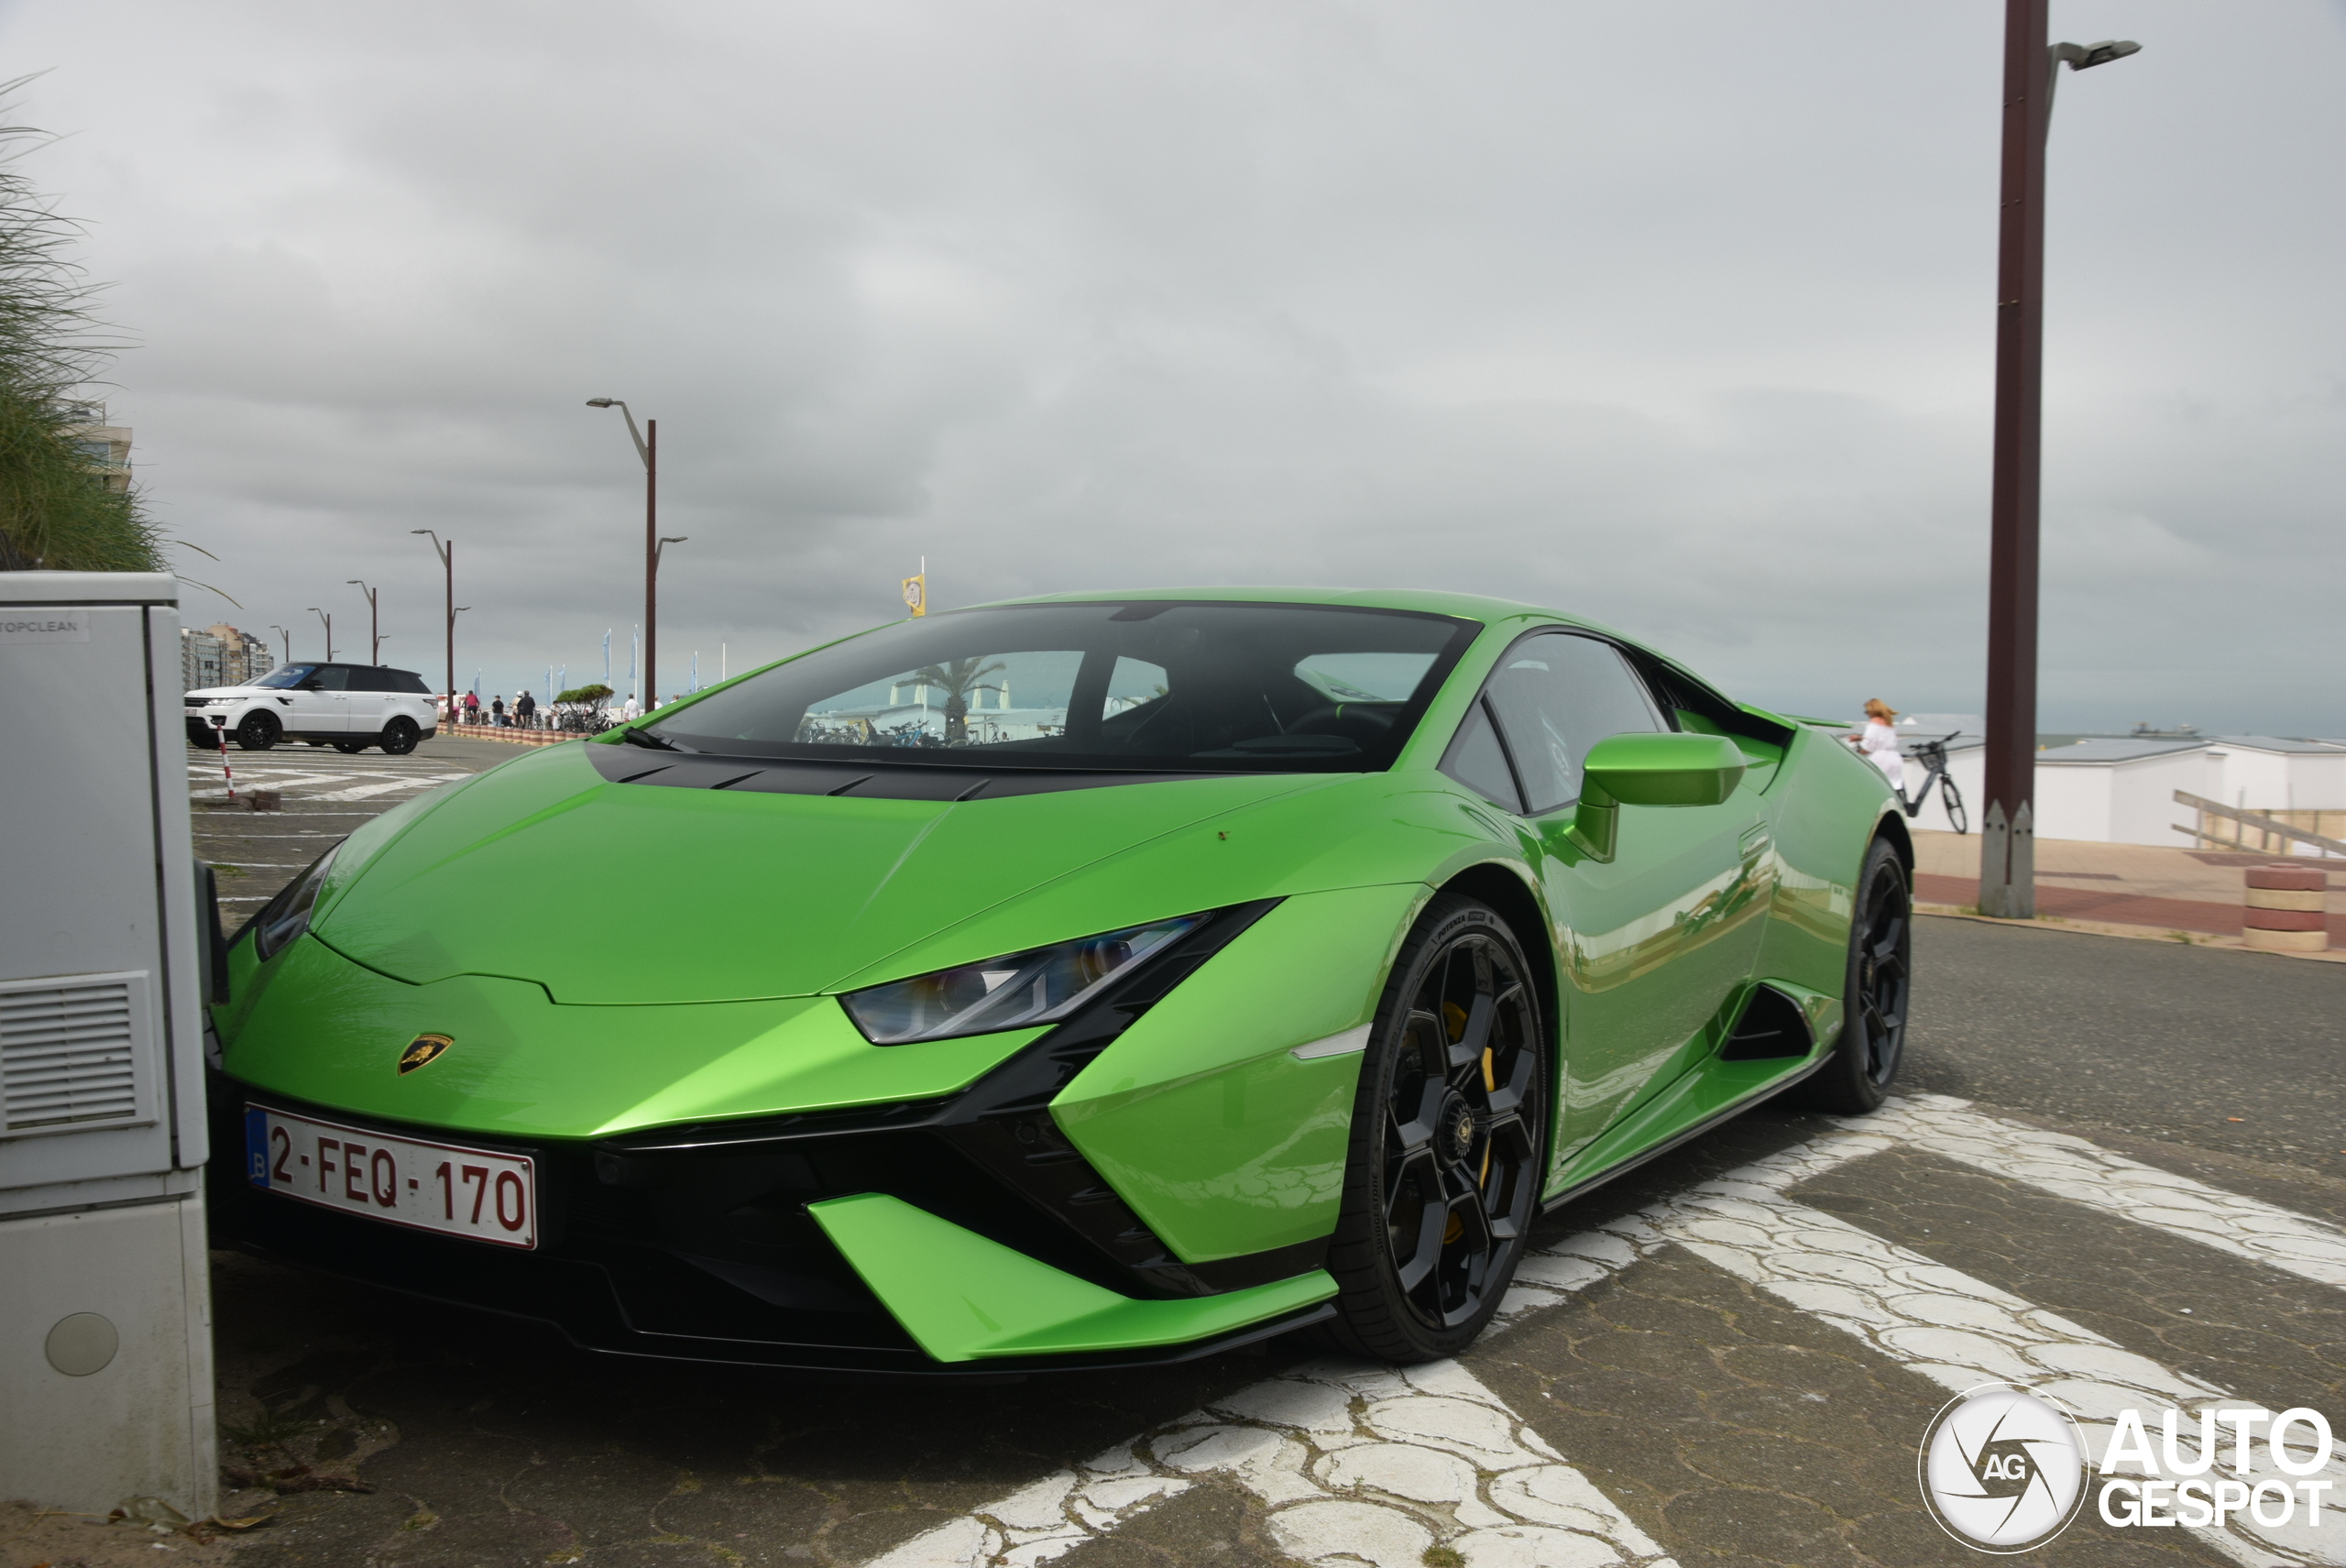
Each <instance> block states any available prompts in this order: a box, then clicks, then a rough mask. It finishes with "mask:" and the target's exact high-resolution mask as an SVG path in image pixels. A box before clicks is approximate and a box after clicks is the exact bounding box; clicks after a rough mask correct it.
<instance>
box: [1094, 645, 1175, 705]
mask: <svg viewBox="0 0 2346 1568" xmlns="http://www.w3.org/2000/svg"><path fill="white" fill-rule="evenodd" d="M1171 679H1172V677H1171V676H1169V675H1168V674H1166V673H1165V666H1164V665H1162V664H1152V663H1149V662H1148V661H1147V660H1146V659H1129V658H1119V659H1118V660H1117V661H1116V668H1115V672H1114V674H1111V675H1110V676H1109V677H1108V695H1107V696H1106V697H1105V699H1103V700H1102V703H1101V705H1100V717H1101V718H1115V717H1116V715H1118V714H1120V713H1130V712H1131V711H1132V710H1133V709H1134V708H1135V707H1141V706H1143V705H1144V704H1146V703H1152V702H1155V701H1156V700H1157V698H1158V697H1161V696H1164V695H1165V694H1166V691H1167V690H1168V683H1169V682H1170V680H1171Z"/></svg>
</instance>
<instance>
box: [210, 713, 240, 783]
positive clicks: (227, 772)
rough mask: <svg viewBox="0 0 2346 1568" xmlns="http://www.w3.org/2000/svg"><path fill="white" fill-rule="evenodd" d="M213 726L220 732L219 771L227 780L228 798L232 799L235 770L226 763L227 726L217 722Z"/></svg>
mask: <svg viewBox="0 0 2346 1568" xmlns="http://www.w3.org/2000/svg"><path fill="white" fill-rule="evenodd" d="M213 728H214V729H217V730H218V731H219V732H220V772H221V773H222V775H223V776H225V778H226V779H227V781H228V798H229V799H230V800H234V799H236V769H234V768H232V767H230V766H229V765H228V727H227V726H226V725H225V724H218V725H214V726H213Z"/></svg>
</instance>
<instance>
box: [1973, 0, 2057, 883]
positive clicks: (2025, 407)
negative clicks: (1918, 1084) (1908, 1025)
mask: <svg viewBox="0 0 2346 1568" xmlns="http://www.w3.org/2000/svg"><path fill="white" fill-rule="evenodd" d="M2048 9H2049V0H2005V5H2004V127H2003V132H2004V134H2003V211H2002V216H2001V225H2000V229H1999V234H1998V236H1997V249H1996V455H1995V468H1994V477H1993V479H1992V496H1991V503H1990V546H1989V563H1988V716H1987V737H1986V739H1987V742H1988V748H1987V751H1988V755H1987V778H1986V784H1985V788H1984V790H1983V791H1982V794H1983V795H1984V800H1985V812H1984V815H1983V816H1982V817H1981V820H1980V829H1981V831H1980V843H1979V910H1980V913H1981V914H1983V915H1999V916H2004V917H2005V918H2007V919H2013V920H2028V919H2034V917H2035V915H2036V853H2035V833H2036V814H2035V809H2034V804H2033V799H2034V795H2035V783H2036V631H2037V575H2038V574H2037V493H2038V475H2039V470H2040V466H2041V465H2040V457H2041V454H2042V448H2043V436H2044V425H2045V398H2044V392H2045V137H2046V133H2047V131H2048V130H2049V129H2050V127H2051V123H2052V110H2053V60H2052V57H2051V54H2050V52H2049V36H2048V32H2047V15H2046V14H2047V11H2048Z"/></svg>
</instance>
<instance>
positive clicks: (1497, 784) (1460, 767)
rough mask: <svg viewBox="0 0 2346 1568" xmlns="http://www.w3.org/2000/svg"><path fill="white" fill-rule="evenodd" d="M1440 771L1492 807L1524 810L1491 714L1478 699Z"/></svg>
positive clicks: (1443, 760)
mask: <svg viewBox="0 0 2346 1568" xmlns="http://www.w3.org/2000/svg"><path fill="white" fill-rule="evenodd" d="M1442 772H1443V773H1448V774H1449V775H1450V776H1451V777H1452V778H1453V779H1456V780H1457V781H1458V782H1459V783H1460V784H1464V785H1465V786H1466V787H1467V788H1468V789H1471V790H1473V791H1474V793H1475V794H1476V795H1481V796H1482V797H1483V798H1484V799H1485V800H1487V801H1489V802H1491V803H1492V804H1493V805H1495V806H1505V807H1506V808H1507V810H1509V811H1517V812H1519V811H1521V810H1522V809H1523V797H1522V796H1521V795H1518V794H1517V793H1516V790H1515V773H1514V772H1513V771H1512V770H1511V769H1509V768H1508V767H1507V753H1506V752H1505V751H1502V750H1500V748H1499V732H1498V731H1497V730H1496V729H1492V728H1491V716H1490V713H1489V711H1488V709H1487V708H1486V707H1485V704H1484V703H1483V702H1482V701H1481V700H1480V699H1479V698H1478V699H1477V700H1476V701H1475V703H1474V709H1473V710H1472V711H1471V712H1469V713H1468V714H1467V715H1466V722H1465V723H1464V724H1462V725H1460V726H1459V727H1458V738H1457V739H1456V740H1453V741H1451V743H1450V751H1449V754H1448V755H1446V756H1444V757H1443V758H1442Z"/></svg>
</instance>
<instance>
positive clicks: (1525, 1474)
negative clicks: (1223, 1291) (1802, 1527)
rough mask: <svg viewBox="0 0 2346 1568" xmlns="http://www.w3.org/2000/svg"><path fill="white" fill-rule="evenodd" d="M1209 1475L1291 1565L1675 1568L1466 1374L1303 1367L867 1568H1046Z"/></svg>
mask: <svg viewBox="0 0 2346 1568" xmlns="http://www.w3.org/2000/svg"><path fill="white" fill-rule="evenodd" d="M1356 1404H1357V1406H1358V1407H1359V1408H1358V1409H1355V1408H1354V1407H1355V1405H1356ZM1208 1475H1225V1476H1228V1477H1229V1478H1231V1479H1232V1480H1234V1481H1236V1482H1237V1483H1238V1484H1239V1485H1240V1486H1244V1488H1245V1489H1246V1490H1247V1491H1249V1492H1251V1493H1253V1494H1254V1495H1255V1497H1256V1498H1258V1499H1259V1500H1260V1501H1262V1502H1263V1503H1264V1504H1266V1506H1268V1507H1270V1508H1272V1509H1274V1510H1275V1511H1274V1512H1273V1513H1272V1514H1271V1516H1270V1520H1269V1523H1270V1530H1271V1535H1272V1538H1273V1540H1275V1541H1277V1544H1278V1546H1279V1549H1280V1550H1281V1551H1282V1552H1285V1553H1286V1554H1287V1555H1288V1556H1289V1557H1294V1558H1299V1559H1300V1560H1302V1561H1304V1562H1307V1563H1327V1564H1330V1565H1331V1568H1336V1565H1338V1564H1343V1565H1346V1568H1349V1565H1351V1564H1354V1563H1368V1564H1371V1565H1372V1568H1420V1564H1421V1563H1423V1561H1424V1558H1425V1553H1426V1551H1427V1549H1428V1548H1429V1547H1431V1546H1433V1545H1435V1544H1437V1543H1440V1544H1442V1545H1445V1546H1447V1547H1449V1548H1450V1549H1451V1550H1452V1551H1453V1552H1457V1553H1458V1554H1459V1556H1460V1557H1461V1558H1462V1559H1463V1560H1464V1563H1466V1565H1467V1568H1534V1565H1537V1568H1580V1565H1583V1564H1585V1565H1588V1568H1595V1565H1596V1564H1600V1563H1643V1564H1650V1565H1651V1568H1676V1564H1675V1563H1673V1562H1672V1559H1671V1558H1669V1557H1667V1556H1665V1555H1663V1553H1662V1550H1661V1546H1660V1545H1659V1544H1658V1543H1657V1542H1656V1541H1654V1540H1653V1539H1652V1538H1651V1537H1650V1536H1648V1535H1647V1534H1646V1533H1645V1532H1644V1531H1643V1530H1639V1528H1638V1527H1637V1526H1636V1525H1635V1524H1634V1523H1632V1522H1631V1521H1630V1519H1629V1517H1628V1515H1627V1514H1626V1513H1624V1512H1622V1511H1621V1509H1620V1508H1619V1507H1618V1506H1617V1505H1616V1504H1615V1503H1614V1502H1613V1501H1612V1500H1611V1499H1610V1498H1608V1497H1606V1496H1605V1494H1604V1493H1603V1492H1601V1491H1599V1490H1598V1489H1597V1488H1596V1486H1595V1484H1594V1483H1592V1482H1591V1481H1590V1480H1589V1479H1588V1477H1587V1476H1586V1475H1583V1474H1582V1473H1581V1472H1580V1471H1578V1470H1576V1469H1574V1468H1573V1466H1572V1465H1570V1464H1566V1463H1564V1462H1563V1460H1562V1456H1560V1455H1559V1454H1558V1453H1556V1451H1555V1450H1554V1449H1553V1448H1552V1447H1551V1446H1550V1445H1549V1444H1548V1442H1547V1441H1546V1440H1545V1439H1543V1438H1542V1437H1540V1434H1539V1433H1538V1432H1537V1431H1533V1430H1532V1429H1531V1428H1530V1427H1529V1425H1527V1424H1526V1423H1524V1422H1523V1421H1522V1420H1519V1419H1518V1418H1517V1416H1516V1414H1515V1412H1514V1411H1512V1410H1510V1409H1507V1406H1506V1405H1505V1404H1504V1403H1503V1402H1502V1401H1501V1400H1500V1399H1499V1398H1498V1396H1496V1394H1493V1393H1492V1392H1491V1391H1490V1390H1489V1389H1488V1388H1486V1387H1484V1386H1483V1384H1482V1381H1481V1380H1480V1379H1479V1378H1477V1377H1476V1376H1474V1374H1473V1373H1471V1372H1469V1371H1467V1370H1466V1368H1465V1367H1464V1366H1461V1365H1459V1364H1458V1363H1457V1362H1455V1361H1440V1362H1435V1363H1432V1364H1431V1365H1425V1366H1412V1367H1407V1368H1402V1369H1398V1370H1397V1369H1395V1368H1391V1367H1385V1366H1364V1365H1358V1364H1347V1363H1343V1362H1338V1361H1322V1362H1314V1363H1310V1364H1309V1365H1302V1366H1299V1367H1296V1368H1294V1369H1292V1370H1290V1371H1288V1372H1284V1373H1281V1374H1280V1375H1278V1376H1275V1377H1270V1378H1266V1379H1265V1380H1264V1381H1262V1382H1260V1383H1257V1384H1255V1385H1254V1386H1252V1387H1248V1388H1245V1389H1243V1390H1241V1391H1240V1392H1238V1393H1236V1394H1233V1395H1232V1396H1231V1397H1230V1398H1227V1399H1224V1400H1221V1401H1219V1402H1217V1403H1215V1404H1214V1405H1211V1406H1210V1407H1209V1408H1207V1409H1201V1410H1192V1411H1190V1412H1189V1414H1188V1415H1185V1416H1183V1417H1181V1418H1179V1419H1178V1420H1174V1421H1171V1422H1169V1423H1168V1424H1167V1425H1166V1426H1164V1427H1161V1428H1159V1429H1157V1431H1153V1432H1150V1433H1149V1434H1147V1435H1146V1436H1145V1437H1140V1438H1135V1439H1134V1440H1133V1441H1132V1442H1125V1443H1120V1444H1118V1445H1117V1446H1116V1447H1114V1448H1112V1449H1110V1450H1109V1451H1108V1452H1107V1453H1102V1454H1100V1455H1098V1456H1096V1457H1094V1458H1092V1459H1090V1460H1087V1461H1085V1462H1084V1463H1083V1464H1080V1465H1079V1466H1077V1467H1075V1468H1073V1469H1069V1470H1061V1471H1058V1472H1056V1473H1054V1474H1053V1475H1047V1476H1045V1477H1044V1478H1043V1479H1042V1480H1040V1481H1036V1482H1035V1483H1033V1484H1032V1485H1030V1486H1024V1487H1021V1488H1020V1489H1019V1490H1017V1491H1015V1492H1013V1493H1011V1494H1010V1495H1009V1496H1008V1497H1003V1498H1001V1499H999V1500H998V1501H996V1502H993V1503H991V1504H988V1505H987V1506H986V1507H984V1508H980V1509H978V1510H977V1511H976V1512H974V1513H971V1514H968V1515H964V1516H963V1517H962V1518H960V1519H955V1520H953V1521H952V1522H951V1523H949V1524H945V1525H940V1526H938V1527H937V1529H935V1530H928V1531H926V1532H925V1533H924V1534H921V1535H919V1536H915V1538H914V1539H913V1540H911V1541H906V1542H905V1543H904V1544H903V1545H902V1546H899V1547H897V1548H895V1549H894V1550H893V1551H892V1552H887V1553H885V1554H884V1555H882V1556H881V1557H879V1558H877V1559H875V1560H874V1561H873V1562H872V1563H871V1564H870V1565H869V1568H980V1565H981V1564H989V1563H998V1564H1001V1565H1002V1568H1036V1565H1037V1564H1040V1563H1047V1562H1049V1561H1051V1560H1052V1559H1053V1558H1055V1557H1058V1556H1061V1555H1063V1554H1065V1553H1066V1552H1069V1551H1071V1550H1073V1549H1074V1548H1075V1547H1078V1546H1080V1545H1081V1544H1083V1543H1084V1542H1085V1541H1090V1540H1092V1539H1093V1538H1095V1537H1096V1536H1101V1535H1105V1534H1107V1533H1109V1532H1110V1531H1112V1530H1114V1529H1116V1528H1117V1527H1118V1526H1119V1525H1121V1524H1123V1523H1124V1522H1126V1521H1127V1520H1129V1519H1133V1518H1135V1516H1137V1515H1139V1514H1141V1513H1145V1512H1146V1511H1147V1510H1148V1509H1150V1508H1154V1507H1155V1506H1156V1505H1157V1504H1158V1503H1161V1502H1163V1501H1165V1500H1166V1499H1168V1498H1169V1497H1178V1495H1180V1494H1181V1493H1182V1492H1185V1491H1187V1490H1188V1489H1189V1487H1190V1486H1191V1485H1193V1484H1194V1483H1195V1481H1196V1480H1198V1479H1200V1478H1201V1477H1204V1476H1208Z"/></svg>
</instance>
